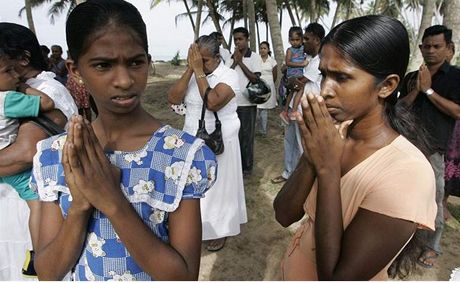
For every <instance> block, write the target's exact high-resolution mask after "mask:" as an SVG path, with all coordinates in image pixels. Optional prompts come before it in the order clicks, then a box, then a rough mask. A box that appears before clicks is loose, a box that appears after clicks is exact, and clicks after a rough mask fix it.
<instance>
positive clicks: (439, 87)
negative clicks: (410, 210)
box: [399, 25, 460, 268]
mask: <svg viewBox="0 0 460 283" xmlns="http://www.w3.org/2000/svg"><path fill="white" fill-rule="evenodd" d="M451 42H452V30H450V29H448V28H446V27H445V26H442V25H435V26H431V27H429V28H427V29H426V30H425V32H424V34H423V37H422V44H421V45H420V51H421V52H422V56H423V59H424V61H425V62H424V64H422V66H420V68H419V70H418V71H415V72H412V73H409V74H407V75H406V77H405V78H404V81H403V84H402V88H401V95H400V97H399V103H401V104H405V105H407V106H409V107H410V108H411V109H412V111H414V113H415V115H416V116H417V117H418V119H419V122H420V126H421V127H424V128H425V129H426V130H427V132H428V134H430V136H431V138H432V141H433V150H432V152H430V154H431V155H430V156H429V159H430V163H431V165H432V167H433V170H434V173H435V176H436V203H437V205H438V211H437V214H436V222H435V227H436V231H435V232H431V231H426V232H425V236H426V249H425V250H424V251H423V253H422V254H421V255H420V257H419V260H418V261H419V263H420V264H421V265H422V266H424V267H427V268H430V267H432V266H433V264H434V263H435V261H436V257H437V256H438V255H439V254H440V253H441V246H440V241H441V235H442V230H443V225H444V216H443V207H442V200H443V197H444V154H445V153H446V150H447V146H448V141H449V139H450V136H451V134H452V131H453V129H454V126H455V121H456V120H457V119H460V69H458V68H457V67H454V66H451V65H449V63H448V62H447V61H446V58H447V55H448V53H449V45H450V44H451Z"/></svg>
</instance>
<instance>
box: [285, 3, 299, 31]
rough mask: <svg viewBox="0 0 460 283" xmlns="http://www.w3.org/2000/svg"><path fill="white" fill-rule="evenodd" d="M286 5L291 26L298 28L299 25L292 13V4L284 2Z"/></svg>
mask: <svg viewBox="0 0 460 283" xmlns="http://www.w3.org/2000/svg"><path fill="white" fill-rule="evenodd" d="M284 5H286V10H287V11H288V14H289V18H291V24H292V25H293V26H297V23H296V21H295V18H294V14H293V13H292V9H291V4H289V1H284Z"/></svg>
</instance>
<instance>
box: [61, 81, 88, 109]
mask: <svg viewBox="0 0 460 283" xmlns="http://www.w3.org/2000/svg"><path fill="white" fill-rule="evenodd" d="M66 87H67V89H68V90H69V92H70V95H72V97H73V100H74V101H75V104H77V108H78V109H82V108H89V96H90V93H89V92H88V90H87V89H86V87H85V85H84V84H79V83H77V82H76V81H75V80H74V78H73V77H72V76H69V79H68V80H67V85H66Z"/></svg>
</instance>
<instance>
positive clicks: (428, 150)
mask: <svg viewBox="0 0 460 283" xmlns="http://www.w3.org/2000/svg"><path fill="white" fill-rule="evenodd" d="M232 34H233V39H234V45H235V48H234V51H233V52H230V51H229V50H227V49H225V48H224V47H222V42H223V37H222V34H220V33H218V32H214V33H212V34H210V35H203V36H201V37H199V38H198V39H197V40H195V41H194V42H192V43H191V44H190V47H189V50H188V56H187V67H186V68H185V71H184V73H183V74H182V76H181V77H180V78H179V79H178V80H177V81H175V82H174V84H173V85H172V86H171V88H170V89H169V91H168V93H167V94H165V96H166V97H167V100H168V102H169V103H170V104H171V105H180V104H182V105H185V107H186V108H185V122H184V125H183V128H182V129H174V128H172V127H171V126H169V125H165V124H163V123H162V122H161V121H159V120H158V119H156V118H155V117H154V114H151V113H148V112H147V111H146V110H145V109H144V108H143V106H142V104H141V97H142V96H143V94H144V92H145V89H146V86H147V78H148V68H149V66H150V63H151V62H150V60H151V58H150V55H149V54H148V39H147V32H146V26H145V23H144V21H143V19H142V17H141V15H140V13H139V11H138V10H137V9H136V8H135V7H134V6H133V5H132V4H130V3H128V2H126V1H124V0H88V1H86V2H84V3H82V4H79V5H77V6H76V7H75V8H74V9H73V10H72V12H71V13H70V14H69V17H68V19H67V23H66V40H67V46H68V49H69V50H68V56H67V57H68V58H67V60H64V59H63V58H62V54H63V49H62V47H60V46H57V45H53V46H51V50H50V49H48V48H47V47H46V46H44V45H41V46H40V45H39V41H38V40H37V38H36V36H35V35H34V34H33V33H32V32H31V31H30V30H29V29H27V28H26V27H23V26H21V25H16V24H11V23H0V88H1V89H0V94H1V95H0V101H2V104H1V105H2V109H1V110H2V111H0V121H1V123H0V142H1V143H0V176H2V177H0V181H1V182H2V183H7V184H9V185H11V186H12V187H14V188H15V189H16V191H17V193H18V194H19V196H20V197H21V198H22V199H23V200H25V201H27V204H28V205H29V207H30V218H29V230H30V234H31V239H32V250H28V251H27V252H26V255H25V258H26V263H25V265H24V268H23V270H22V273H23V275H25V276H30V277H34V276H37V275H38V278H39V279H40V280H62V279H64V278H72V279H74V280H98V281H105V280H143V281H150V280H154V279H155V280H196V279H198V274H199V267H200V256H201V245H202V243H204V244H205V248H206V249H207V250H208V251H211V252H217V251H219V250H221V249H222V248H224V247H225V243H226V240H227V238H228V237H235V236H237V235H238V234H240V232H241V225H242V224H244V223H246V222H247V221H248V217H247V208H246V198H245V188H244V179H245V178H247V177H250V176H251V175H252V174H253V169H254V155H255V154H257V149H256V148H254V146H255V144H254V139H255V135H256V134H257V133H259V134H260V135H261V136H262V138H264V137H265V136H266V135H267V134H268V132H269V127H270V125H269V123H268V113H269V111H272V109H275V108H276V107H277V106H279V107H280V108H282V109H283V110H282V111H281V115H280V123H282V125H283V128H284V163H283V166H284V170H283V172H282V173H281V175H279V176H277V177H275V178H273V179H272V180H271V182H272V183H274V184H281V185H282V187H281V189H280V191H279V192H278V194H277V196H276V198H275V200H274V202H273V207H274V211H275V217H276V221H278V222H279V224H281V225H282V226H284V227H288V226H290V225H292V224H293V223H296V222H299V221H302V222H301V224H300V225H299V228H298V230H297V232H296V233H295V235H294V236H293V237H292V241H291V243H290V244H289V246H288V247H286V249H287V250H286V253H285V255H284V257H283V258H282V259H281V262H282V265H281V271H280V272H281V275H282V279H283V280H371V279H372V280H386V279H388V277H389V276H391V277H396V276H399V277H404V276H406V275H408V274H409V273H410V272H411V270H412V269H413V268H414V265H415V264H416V263H418V264H419V265H420V266H422V267H425V268H431V267H433V266H434V265H435V264H436V258H437V257H438V256H440V255H441V249H440V241H441V235H442V231H443V226H444V220H445V218H446V217H447V216H448V211H447V210H446V207H445V204H446V200H447V197H448V196H449V195H456V196H460V194H459V193H458V192H459V188H458V184H459V180H460V173H459V172H460V165H459V154H458V146H457V145H458V142H459V140H460V137H459V136H460V134H459V132H460V130H459V129H460V126H458V123H457V124H456V120H458V119H460V69H459V68H457V67H455V66H453V65H451V64H450V63H449V62H450V60H451V58H452V56H453V54H454V53H455V47H454V45H453V43H452V30H450V29H449V28H447V27H445V26H441V25H435V26H432V27H429V28H427V29H426V30H425V31H424V35H423V38H422V43H421V45H420V52H421V53H422V56H423V58H424V63H423V64H422V65H421V66H420V68H419V69H418V70H417V71H416V72H410V73H407V74H406V72H407V67H408V62H409V55H410V48H409V36H408V33H407V31H406V29H405V27H404V25H403V24H402V23H401V22H399V21H398V20H396V19H394V18H391V17H387V16H377V15H369V16H363V17H358V18H354V19H351V20H347V21H344V22H342V23H340V24H339V25H337V26H336V27H334V28H333V29H332V30H331V31H330V32H329V33H328V34H326V32H325V30H324V28H323V27H322V26H321V25H320V24H318V23H310V24H309V25H307V26H306V28H304V29H302V28H301V27H292V28H291V29H290V30H289V34H288V36H289V43H290V44H291V46H290V47H289V48H288V49H287V50H286V58H285V64H284V65H283V66H278V65H277V63H276V61H275V60H274V59H273V58H272V57H271V51H270V44H269V43H268V42H266V41H264V42H262V43H260V45H259V53H260V54H257V53H256V52H255V51H256V50H252V49H251V48H250V46H249V38H250V34H249V32H248V30H247V29H246V28H244V27H238V28H235V29H234V30H233V31H232ZM120 46H121V47H122V48H120ZM50 51H51V56H50V57H48V54H49V53H50ZM278 73H282V74H283V78H281V79H282V80H283V81H284V84H283V85H284V86H285V89H284V90H283V91H286V92H287V95H286V97H287V98H286V99H285V100H284V105H277V103H278V102H281V101H283V100H281V99H278V97H279V94H278V89H277V88H276V82H277V81H278ZM260 80H262V81H263V82H264V83H265V84H266V85H268V86H269V88H270V90H271V94H270V96H269V98H268V100H266V101H263V103H255V102H254V100H252V99H251V98H250V97H248V95H247V93H248V91H245V90H246V88H247V87H248V85H250V84H252V83H256V82H259V81H260ZM94 114H95V115H94ZM456 125H457V126H456ZM271 126H272V127H273V125H271ZM201 127H204V128H205V131H206V132H207V133H209V135H208V136H210V137H214V136H212V134H215V135H219V138H220V139H221V142H222V144H221V146H222V147H221V150H220V151H218V152H216V151H215V149H214V148H213V147H212V146H208V145H209V144H208V141H207V140H206V139H207V138H203V139H205V140H206V141H205V140H203V139H201V138H197V137H196V136H197V134H198V132H199V131H200V130H203V129H201ZM277 128H278V127H277ZM211 133H212V134H211ZM222 148H223V151H222ZM213 150H214V151H213ZM415 176H416V177H415ZM268 233H269V232H268Z"/></svg>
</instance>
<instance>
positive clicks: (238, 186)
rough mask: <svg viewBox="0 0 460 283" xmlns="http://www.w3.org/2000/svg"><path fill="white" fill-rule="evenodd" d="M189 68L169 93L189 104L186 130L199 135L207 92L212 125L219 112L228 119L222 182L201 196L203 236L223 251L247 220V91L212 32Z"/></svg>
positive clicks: (220, 158) (194, 49) (196, 47)
mask: <svg viewBox="0 0 460 283" xmlns="http://www.w3.org/2000/svg"><path fill="white" fill-rule="evenodd" d="M187 61H188V64H189V67H188V68H187V70H186V71H185V72H184V74H183V75H182V77H181V78H180V79H179V80H178V81H177V82H176V83H175V84H174V85H173V86H172V87H171V89H170V90H169V92H168V101H169V102H170V103H171V104H180V103H181V102H182V101H183V100H184V99H185V103H186V105H187V110H186V114H185V125H184V129H183V130H184V131H186V132H188V133H190V134H193V135H195V134H196V132H197V130H198V120H199V119H200V117H201V111H202V105H203V97H204V96H205V94H206V93H207V94H208V101H207V110H206V114H205V121H206V129H207V131H208V133H212V132H213V131H214V129H215V117H214V114H213V113H212V112H213V111H215V112H217V115H218V117H219V120H220V121H221V123H222V137H223V141H224V147H225V149H224V152H223V153H222V154H220V155H217V163H218V164H219V169H218V172H217V178H216V183H215V184H214V187H213V189H212V190H210V191H209V192H208V193H207V194H206V197H205V198H203V199H201V219H202V225H203V226H202V230H203V235H202V239H203V241H208V242H207V246H206V248H207V249H208V250H209V251H217V250H220V249H221V248H222V247H223V246H224V245H225V240H226V237H229V236H235V235H238V234H239V233H240V224H243V223H246V222H247V213H246V201H245V195H244V184H243V175H242V170H241V156H240V143H239V140H238V132H239V129H240V120H239V119H238V115H237V113H236V108H237V104H236V98H235V97H236V95H237V94H240V92H241V90H240V88H239V83H238V75H237V73H236V71H235V70H232V69H230V68H229V67H227V66H225V65H224V64H223V63H222V62H221V58H220V56H219V43H218V42H217V41H216V39H215V38H214V37H212V36H206V35H205V36H201V37H200V38H198V40H197V41H196V43H195V44H192V45H191V46H190V48H189V52H188V59H187Z"/></svg>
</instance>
